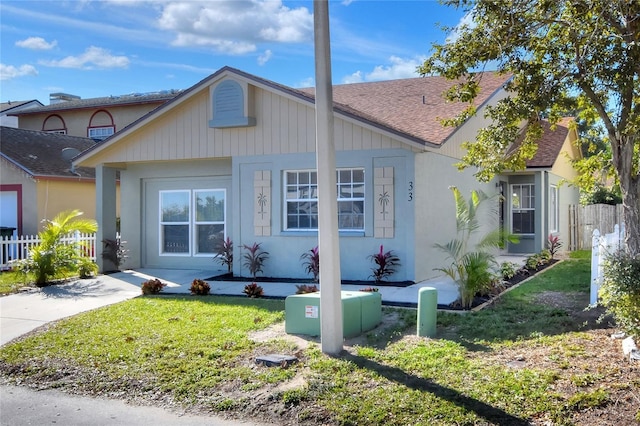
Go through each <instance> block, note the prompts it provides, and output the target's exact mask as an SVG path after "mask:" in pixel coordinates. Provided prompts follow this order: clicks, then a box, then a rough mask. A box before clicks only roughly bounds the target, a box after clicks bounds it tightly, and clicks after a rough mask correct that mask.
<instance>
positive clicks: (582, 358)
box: [0, 259, 640, 425]
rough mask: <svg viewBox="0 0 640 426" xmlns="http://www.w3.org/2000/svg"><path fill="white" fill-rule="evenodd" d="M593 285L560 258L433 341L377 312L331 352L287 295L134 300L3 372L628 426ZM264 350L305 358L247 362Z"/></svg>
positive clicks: (296, 411) (80, 386)
mask: <svg viewBox="0 0 640 426" xmlns="http://www.w3.org/2000/svg"><path fill="white" fill-rule="evenodd" d="M589 279H590V278H589V263H588V260H585V259H581V260H568V261H565V262H562V263H559V264H557V265H556V266H554V267H553V268H550V269H549V270H547V271H545V272H542V273H540V274H539V275H537V276H536V277H534V278H533V279H531V280H529V281H527V282H526V283H524V284H522V285H520V286H519V287H518V288H516V289H514V290H512V291H510V292H509V293H507V294H505V295H503V297H502V298H501V299H500V300H498V301H497V302H495V303H494V304H493V305H492V306H491V307H489V308H487V309H484V310H482V311H480V312H475V313H466V314H453V313H448V314H445V313H439V315H438V337H437V338H435V339H427V338H419V337H417V336H415V334H416V333H415V326H416V325H415V322H416V311H415V310H413V309H391V308H385V309H384V318H385V320H384V324H383V326H381V327H379V328H378V329H376V330H373V331H371V332H369V333H368V334H367V335H365V336H361V337H360V338H356V339H353V340H349V341H347V342H346V344H345V352H344V353H343V355H341V356H339V357H330V356H326V355H324V354H322V352H321V351H320V348H319V344H318V340H317V339H312V338H301V337H299V336H298V337H296V336H288V335H286V334H285V333H284V331H283V330H284V326H283V323H282V322H283V318H284V313H283V309H284V302H283V301H276V300H261V299H248V298H228V297H214V296H206V297H195V296H182V297H179V296H152V297H140V298H137V299H134V300H130V301H127V302H123V303H120V304H117V305H113V306H109V307H106V308H103V309H99V310H96V311H92V312H88V313H84V314H81V315H78V316H76V317H73V318H70V319H67V320H64V321H60V322H58V323H55V324H50V325H48V326H46V327H45V328H44V329H41V330H39V331H37V332H35V333H33V334H32V335H30V336H28V337H26V338H24V339H22V340H20V341H17V342H15V343H13V344H10V345H7V346H5V347H2V348H0V374H1V376H0V377H1V378H2V380H3V381H4V382H6V383H17V384H21V385H26V386H34V387H39V388H47V387H55V388H60V389H62V390H64V391H66V392H70V393H81V394H89V395H95V396H100V397H109V398H120V399H125V400H129V401H132V402H135V403H140V404H153V405H161V406H167V407H175V408H185V407H186V408H187V409H188V410H190V411H193V412H200V413H203V412H216V413H218V414H220V413H221V412H224V413H227V414H228V415H229V416H230V417H241V418H245V419H249V418H253V419H256V420H259V421H262V422H265V421H271V422H273V423H275V424H341V425H356V424H360V425H408V424H419V425H452V424H465V425H472V424H493V425H525V424H534V425H569V424H575V425H583V424H589V425H614V424H615V425H629V424H635V422H637V421H640V391H639V389H640V375H639V374H638V368H639V367H638V366H637V365H633V364H630V363H629V362H628V361H625V360H624V359H623V358H622V353H621V350H620V341H618V340H613V339H611V338H610V337H609V336H610V334H612V333H613V331H614V329H613V328H611V325H610V324H609V322H607V321H605V322H601V323H598V322H596V321H595V319H596V318H597V317H598V316H599V314H600V312H599V311H597V310H591V311H584V307H585V306H586V304H587V303H588V300H589V294H588V291H589ZM381 291H384V290H381ZM270 353H280V354H288V355H295V356H297V357H298V358H299V360H300V362H299V363H297V364H293V365H292V366H289V367H288V368H279V367H275V368H269V367H264V366H261V365H257V364H256V362H255V358H256V356H258V355H265V354H270Z"/></svg>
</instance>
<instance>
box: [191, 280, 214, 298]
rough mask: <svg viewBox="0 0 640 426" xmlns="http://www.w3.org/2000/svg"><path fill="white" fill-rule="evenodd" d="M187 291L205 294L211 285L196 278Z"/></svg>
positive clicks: (200, 294) (199, 294)
mask: <svg viewBox="0 0 640 426" xmlns="http://www.w3.org/2000/svg"><path fill="white" fill-rule="evenodd" d="M189 291H190V292H191V294H195V295H198V296H206V295H207V294H209V292H210V291H211V287H210V286H209V283H207V282H206V281H204V280H200V279H198V278H196V279H195V280H193V282H192V283H191V288H189Z"/></svg>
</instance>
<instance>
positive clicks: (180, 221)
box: [160, 189, 226, 256]
mask: <svg viewBox="0 0 640 426" xmlns="http://www.w3.org/2000/svg"><path fill="white" fill-rule="evenodd" d="M225 199H226V192H225V190H224V189H196V190H177V191H160V254H172V255H185V256H189V255H207V256H209V255H211V254H214V253H215V247H216V244H217V242H218V240H220V239H224V237H225Z"/></svg>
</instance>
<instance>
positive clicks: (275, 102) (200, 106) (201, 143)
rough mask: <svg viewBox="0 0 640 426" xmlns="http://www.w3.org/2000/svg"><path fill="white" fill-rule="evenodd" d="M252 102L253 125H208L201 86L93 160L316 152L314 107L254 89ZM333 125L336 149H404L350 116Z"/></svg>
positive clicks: (207, 103) (206, 94)
mask: <svg viewBox="0 0 640 426" xmlns="http://www.w3.org/2000/svg"><path fill="white" fill-rule="evenodd" d="M254 102H255V115H256V121H257V125H256V126H252V127H238V128H210V127H209V120H210V119H211V118H212V117H211V107H210V99H209V91H208V89H207V90H202V92H201V93H199V94H195V95H194V96H193V97H192V98H190V99H187V100H185V101H184V102H183V103H182V104H180V105H177V106H175V107H174V108H173V109H171V110H168V111H164V113H163V114H162V115H160V116H158V117H156V118H155V119H154V120H152V121H150V122H148V123H146V124H145V125H144V126H143V127H141V128H140V129H138V130H136V131H133V132H132V133H131V134H129V135H127V136H125V137H124V138H123V139H122V141H121V142H119V144H120V145H119V146H118V148H114V149H106V150H104V151H103V153H101V155H100V156H101V158H100V159H99V160H97V161H99V162H105V163H109V162H137V161H149V160H156V161H170V160H184V159H191V158H228V157H234V156H254V155H271V154H276V155H278V154H293V153H306V152H313V151H315V149H316V142H315V109H314V106H313V105H311V104H307V103H305V102H303V101H298V100H296V99H291V98H287V97H285V96H281V95H279V94H278V93H273V92H270V91H265V90H262V89H259V88H256V89H255V97H254ZM334 124H335V129H334V132H335V133H334V137H335V143H336V149H337V150H339V151H352V150H368V149H391V148H403V149H407V145H406V144H404V143H402V142H400V141H398V140H396V139H395V138H393V137H392V136H389V135H385V134H382V133H379V132H377V131H376V130H375V129H372V128H369V127H365V126H361V125H359V123H358V122H356V121H353V120H352V119H346V118H342V117H340V116H336V119H335V121H334Z"/></svg>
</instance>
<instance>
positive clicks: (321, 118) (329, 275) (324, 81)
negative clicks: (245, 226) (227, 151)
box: [313, 0, 343, 355]
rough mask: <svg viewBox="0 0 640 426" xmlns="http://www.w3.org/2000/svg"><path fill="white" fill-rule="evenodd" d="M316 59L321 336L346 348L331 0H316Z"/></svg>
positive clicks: (332, 349) (333, 350)
mask: <svg viewBox="0 0 640 426" xmlns="http://www.w3.org/2000/svg"><path fill="white" fill-rule="evenodd" d="M313 27H314V41H315V60H316V153H317V156H316V168H317V170H318V247H319V250H320V259H321V261H320V340H321V345H322V352H323V353H326V354H333V355H336V354H339V353H340V352H342V349H343V346H342V340H343V330H342V298H341V292H340V241H339V235H338V201H337V193H336V148H335V144H334V139H333V87H332V82H331V48H330V42H329V3H328V1H327V0H314V2H313Z"/></svg>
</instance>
